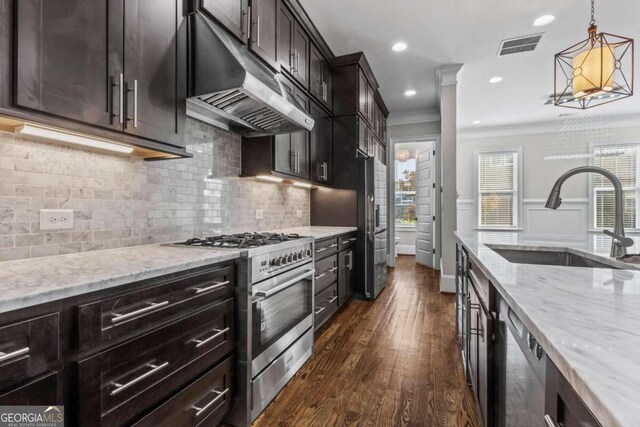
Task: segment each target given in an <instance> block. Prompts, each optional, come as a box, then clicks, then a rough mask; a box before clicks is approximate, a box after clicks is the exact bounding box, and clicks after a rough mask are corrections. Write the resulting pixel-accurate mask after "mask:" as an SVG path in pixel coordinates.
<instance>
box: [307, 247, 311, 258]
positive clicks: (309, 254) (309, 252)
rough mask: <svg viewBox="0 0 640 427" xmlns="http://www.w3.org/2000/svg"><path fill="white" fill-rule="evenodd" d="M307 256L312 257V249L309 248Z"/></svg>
mask: <svg viewBox="0 0 640 427" xmlns="http://www.w3.org/2000/svg"><path fill="white" fill-rule="evenodd" d="M307 256H308V257H311V249H307Z"/></svg>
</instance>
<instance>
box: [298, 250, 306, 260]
mask: <svg viewBox="0 0 640 427" xmlns="http://www.w3.org/2000/svg"><path fill="white" fill-rule="evenodd" d="M305 256H306V254H305V253H304V251H300V255H299V257H300V259H304V257H305Z"/></svg>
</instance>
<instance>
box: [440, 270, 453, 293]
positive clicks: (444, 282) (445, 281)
mask: <svg viewBox="0 0 640 427" xmlns="http://www.w3.org/2000/svg"><path fill="white" fill-rule="evenodd" d="M440 292H444V293H449V294H455V293H456V276H452V275H451V276H450V275H446V274H442V273H440Z"/></svg>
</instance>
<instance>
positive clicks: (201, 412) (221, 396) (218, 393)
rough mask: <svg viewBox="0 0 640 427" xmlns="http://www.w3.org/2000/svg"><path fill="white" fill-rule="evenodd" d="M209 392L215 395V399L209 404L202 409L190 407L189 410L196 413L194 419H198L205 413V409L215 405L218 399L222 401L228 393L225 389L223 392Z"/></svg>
mask: <svg viewBox="0 0 640 427" xmlns="http://www.w3.org/2000/svg"><path fill="white" fill-rule="evenodd" d="M211 391H212V392H214V393H215V394H216V397H215V398H214V399H213V400H212V401H211V402H209V403H207V404H206V405H204V406H203V407H202V408H200V407H198V406H192V407H191V409H193V410H194V411H197V412H196V417H199V416H200V415H202V414H203V413H205V412H206V411H207V409H209V408H211V407H212V406H213V405H215V404H216V403H217V402H218V401H219V400H220V399H222V398H223V397H224V395H225V394H227V393H228V392H229V389H228V388H225V389H224V390H223V391H218V390H211Z"/></svg>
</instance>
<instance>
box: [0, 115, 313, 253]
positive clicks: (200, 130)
mask: <svg viewBox="0 0 640 427" xmlns="http://www.w3.org/2000/svg"><path fill="white" fill-rule="evenodd" d="M186 141H187V149H188V150H189V151H190V152H191V153H193V154H194V157H193V158H190V159H178V160H166V161H159V162H146V161H145V160H142V159H140V158H138V157H132V156H130V157H127V156H124V157H123V156H118V155H112V154H106V153H101V152H97V151H92V150H89V149H83V148H78V147H77V146H67V145H59V144H55V143H50V142H46V141H43V140H38V139H35V138H30V137H24V136H18V135H14V134H11V133H6V132H0V261H5V260H14V259H21V258H35V257H41V256H48V255H57V254H66V253H73V252H81V251H92V250H100V249H109V248H118V247H124V246H135V245H143V244H149V243H161V242H168V241H176V240H184V239H187V238H190V237H193V236H200V235H210V234H214V233H231V232H239V231H244V230H255V231H258V230H265V229H276V228H285V227H296V226H303V225H309V190H306V189H303V188H295V187H291V186H288V185H284V184H272V183H263V182H257V181H255V180H252V179H246V178H239V177H238V176H239V174H240V137H239V136H238V135H235V134H233V133H230V132H226V131H224V130H221V129H218V128H214V127H212V126H209V125H207V124H205V123H202V122H199V121H196V120H191V119H189V121H188V123H187V135H186ZM51 208H54V209H58V208H59V209H73V210H74V228H73V230H60V231H53V232H47V231H43V230H40V225H39V211H40V209H51ZM256 209H262V210H263V214H264V219H262V220H256V219H255V217H256V212H255V211H256ZM298 211H300V214H301V216H300V217H298Z"/></svg>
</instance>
